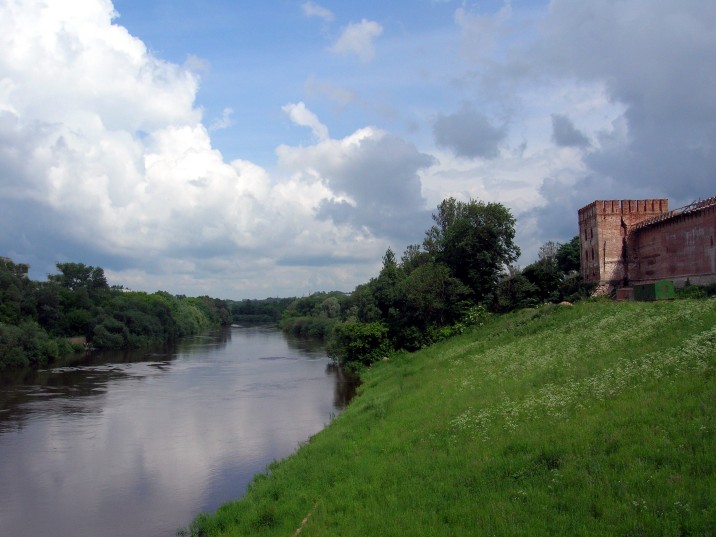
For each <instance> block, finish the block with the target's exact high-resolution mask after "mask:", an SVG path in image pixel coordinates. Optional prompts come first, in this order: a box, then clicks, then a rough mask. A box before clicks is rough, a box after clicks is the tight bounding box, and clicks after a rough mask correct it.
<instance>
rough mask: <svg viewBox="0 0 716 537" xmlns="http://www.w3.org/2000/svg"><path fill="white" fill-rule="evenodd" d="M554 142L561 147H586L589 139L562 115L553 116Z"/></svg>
mask: <svg viewBox="0 0 716 537" xmlns="http://www.w3.org/2000/svg"><path fill="white" fill-rule="evenodd" d="M552 140H553V141H554V143H555V144H557V145H558V146H560V147H586V146H588V145H589V139H588V138H587V137H586V136H585V135H584V134H583V133H582V132H580V131H579V130H577V128H576V127H575V126H574V123H572V120H571V119H569V118H568V117H567V116H564V115H562V114H552Z"/></svg>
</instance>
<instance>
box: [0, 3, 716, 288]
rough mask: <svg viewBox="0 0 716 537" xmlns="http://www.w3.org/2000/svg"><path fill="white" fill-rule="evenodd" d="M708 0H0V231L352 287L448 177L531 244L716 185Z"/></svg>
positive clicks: (146, 274) (204, 283)
mask: <svg viewBox="0 0 716 537" xmlns="http://www.w3.org/2000/svg"><path fill="white" fill-rule="evenodd" d="M713 20H716V3H713V2H711V1H710V0H684V1H680V2H673V1H671V0H625V1H616V0H589V1H584V2H573V1H568V0H552V1H519V0H513V1H511V2H510V1H498V0H491V1H485V2H479V1H478V2H458V1H449V0H447V1H431V0H413V1H410V2H407V1H396V2H377V1H369V2H328V1H326V2H318V1H316V2H307V1H301V0H299V1H289V0H277V1H265V2H251V3H249V2H229V1H203V2H199V1H183V0H175V1H168V0H166V1H142V2H139V1H135V0H116V1H115V2H114V3H112V2H110V1H109V0H75V1H70V0H53V2H50V3H47V4H46V3H45V2H44V1H42V0H0V36H2V37H0V165H1V166H2V169H3V170H4V173H3V175H1V176H0V225H1V226H2V229H3V230H4V233H3V234H2V236H1V237H0V255H5V256H8V257H10V258H12V259H14V260H15V261H18V262H27V263H30V264H31V266H32V271H31V275H32V276H33V277H34V278H37V279H42V278H44V277H45V275H47V274H48V273H51V272H54V264H55V263H57V262H64V261H79V262H84V263H86V264H91V265H99V266H102V267H103V268H104V269H105V271H106V272H107V274H108V276H109V279H110V282H111V283H113V284H119V285H125V286H127V287H130V288H133V289H139V290H146V291H150V292H151V291H155V290H158V289H163V290H167V291H170V292H174V293H183V294H188V295H198V294H209V295H212V296H217V297H221V298H235V299H240V298H261V297H266V296H292V295H303V294H306V293H308V292H311V291H317V290H332V289H340V290H344V291H350V290H352V289H353V288H354V287H355V286H356V285H357V284H359V283H363V282H365V281H367V280H368V279H369V278H370V277H372V276H374V275H375V274H376V273H377V271H378V269H379V266H380V260H381V257H382V254H383V253H384V252H385V250H386V248H388V247H391V248H392V249H393V250H394V251H396V252H397V253H398V255H400V253H401V252H402V251H403V250H404V249H405V247H406V246H407V245H408V244H411V243H419V242H421V241H422V238H423V235H424V232H425V230H426V229H427V228H428V227H429V226H430V224H431V220H430V213H431V212H432V211H433V210H434V208H435V207H436V206H437V204H438V203H439V202H440V201H441V200H442V199H444V198H446V197H448V196H455V197H457V198H459V199H463V200H467V199H469V198H470V197H472V198H477V199H481V200H484V201H496V202H500V203H503V204H505V205H506V206H507V207H509V208H510V209H511V211H512V213H513V214H514V216H515V217H516V218H517V222H518V225H517V231H518V236H517V238H518V243H519V245H520V247H521V249H522V252H523V255H522V258H521V259H520V261H519V263H520V264H521V265H522V266H524V265H526V264H527V263H529V262H531V261H533V260H534V259H535V257H536V253H537V251H538V249H539V246H540V245H541V244H543V243H544V242H546V241H548V240H554V241H561V242H564V241H567V240H569V239H570V238H571V237H572V236H574V235H575V234H576V233H577V218H576V212H577V209H578V208H579V207H581V206H583V205H586V204H587V203H590V202H591V201H593V200H594V199H628V198H639V199H641V198H650V197H668V198H670V199H671V204H672V207H676V206H679V205H683V204H686V203H688V202H690V201H692V200H694V199H698V198H703V197H707V196H711V195H714V194H716V189H715V188H714V187H715V186H716V178H715V177H714V173H715V172H714V170H716V166H715V164H716V147H714V146H715V145H716V95H714V93H713V87H716V65H714V63H716V61H715V58H716V35H715V34H714V32H713V31H712V29H711V28H710V21H713Z"/></svg>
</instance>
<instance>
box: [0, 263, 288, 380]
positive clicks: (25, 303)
mask: <svg viewBox="0 0 716 537" xmlns="http://www.w3.org/2000/svg"><path fill="white" fill-rule="evenodd" d="M56 267H57V270H58V273H57V274H51V275H49V276H48V278H47V281H46V282H38V281H32V280H30V279H29V278H28V271H29V266H28V265H27V264H23V263H14V262H13V261H12V260H10V259H7V258H0V370H2V369H4V368H10V367H25V366H32V367H44V366H46V365H48V364H51V363H53V362H56V361H57V360H58V359H59V358H61V357H63V356H65V355H68V354H71V353H73V352H82V351H84V350H85V349H86V348H87V347H91V348H94V349H127V348H139V347H144V346H147V345H152V344H162V343H168V342H172V341H175V340H177V339H178V338H181V337H184V336H189V335H193V334H198V333H200V332H202V331H205V330H207V329H208V328H211V327H217V326H220V325H229V324H231V323H232V322H244V321H247V320H248V321H272V322H277V321H278V320H279V319H280V318H281V316H282V313H283V310H284V309H285V308H286V307H287V306H288V305H289V304H290V303H291V302H292V301H293V300H294V299H293V298H285V299H266V300H261V301H257V300H243V301H229V300H220V299H216V298H211V297H208V296H202V297H198V298H190V297H186V296H183V295H172V294H170V293H167V292H165V291H158V292H155V293H151V294H148V293H144V292H137V291H129V290H127V289H123V288H122V287H110V286H109V285H108V283H107V279H106V277H105V274H104V270H103V269H102V268H100V267H93V266H87V265H84V264H82V263H58V264H57V265H56Z"/></svg>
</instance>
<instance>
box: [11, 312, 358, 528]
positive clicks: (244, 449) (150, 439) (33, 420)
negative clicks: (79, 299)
mask: <svg viewBox="0 0 716 537" xmlns="http://www.w3.org/2000/svg"><path fill="white" fill-rule="evenodd" d="M353 388H354V383H353V382H351V381H350V380H349V379H346V378H344V376H343V375H342V373H341V372H340V371H339V370H337V369H336V368H333V367H332V366H331V364H330V363H329V360H328V359H327V358H326V355H325V353H324V351H323V350H322V349H321V348H320V347H311V346H310V344H309V343H307V342H305V341H300V340H293V339H289V338H287V337H286V336H284V335H283V334H282V333H281V332H279V331H278V330H276V329H275V328H273V327H267V326H253V327H233V328H231V329H226V330H223V331H221V332H217V333H214V334H211V335H208V336H202V337H196V338H192V339H190V340H186V341H184V342H183V343H182V344H181V345H180V346H178V347H176V348H171V349H165V350H162V351H158V352H157V351H154V352H149V351H137V352H132V353H121V354H101V355H98V356H96V357H93V358H92V360H91V362H83V364H82V365H79V366H73V367H65V368H58V369H52V370H46V371H39V372H33V371H30V372H28V371H26V372H23V373H22V374H17V375H14V376H12V375H10V376H9V375H3V376H2V377H0V535H2V536H5V535H7V536H13V537H21V536H54V537H64V536H68V537H69V536H72V537H83V536H87V537H92V536H110V537H111V536H128V535H132V536H140V537H141V536H152V537H154V536H160V535H174V534H175V532H176V530H177V529H178V528H179V527H181V526H184V525H187V524H189V522H191V520H192V519H193V518H194V517H195V516H196V515H197V514H198V513H199V512H201V511H213V510H215V509H216V508H217V507H218V506H219V505H220V504H221V503H223V502H225V501H228V500H232V499H235V498H238V497H239V496H241V495H242V494H243V493H244V492H245V490H246V486H247V485H248V483H249V482H250V480H251V478H252V477H253V475H254V474H256V473H258V472H261V471H263V470H264V468H265V466H266V465H267V464H268V463H270V462H271V461H273V460H274V459H278V458H283V457H285V456H287V455H289V454H291V453H292V452H294V451H295V450H296V448H297V447H298V444H299V443H300V442H303V441H305V440H307V439H308V438H309V437H310V436H311V435H313V434H315V433H316V432H318V431H319V430H321V429H322V428H323V427H324V425H325V424H326V423H328V422H329V421H330V419H331V417H332V416H333V415H335V414H336V413H337V412H338V411H339V410H340V409H342V408H343V407H344V406H345V404H346V403H347V401H348V400H349V398H350V397H351V396H352V393H353Z"/></svg>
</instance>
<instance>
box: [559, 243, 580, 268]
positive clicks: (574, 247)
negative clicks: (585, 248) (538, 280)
mask: <svg viewBox="0 0 716 537" xmlns="http://www.w3.org/2000/svg"><path fill="white" fill-rule="evenodd" d="M580 259H581V255H580V249H579V235H576V236H574V237H573V238H572V240H570V241H569V242H566V243H564V244H562V245H560V247H559V249H558V250H557V267H558V268H559V270H561V271H562V272H563V273H564V274H569V273H571V272H573V271H574V272H579V268H580Z"/></svg>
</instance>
